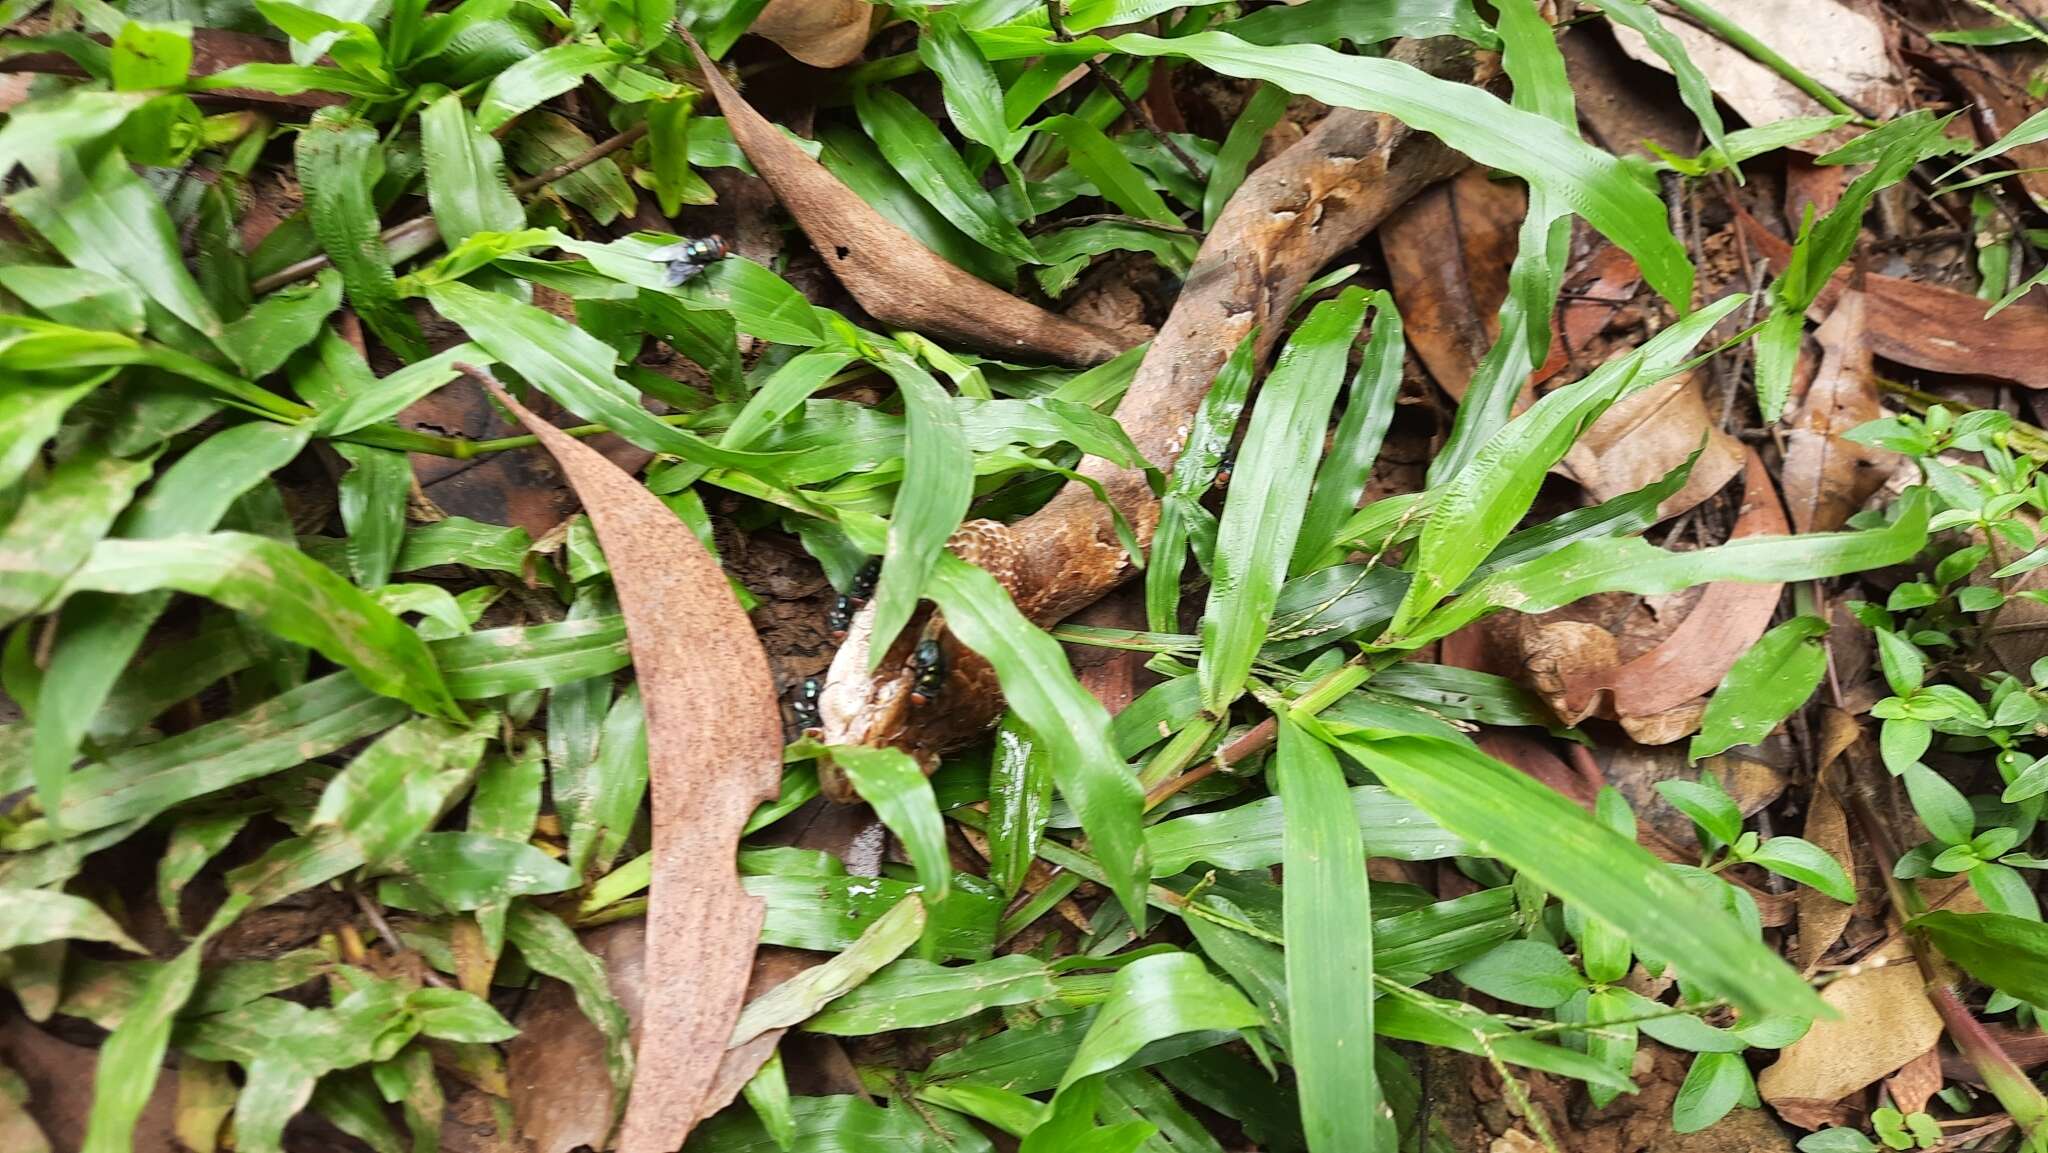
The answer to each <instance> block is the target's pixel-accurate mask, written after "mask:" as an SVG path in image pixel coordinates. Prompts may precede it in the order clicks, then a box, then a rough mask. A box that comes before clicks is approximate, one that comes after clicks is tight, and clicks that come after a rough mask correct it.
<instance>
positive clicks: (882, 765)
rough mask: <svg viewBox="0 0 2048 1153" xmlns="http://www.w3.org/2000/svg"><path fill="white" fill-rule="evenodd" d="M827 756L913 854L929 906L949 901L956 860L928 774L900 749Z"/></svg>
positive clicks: (859, 748) (846, 750)
mask: <svg viewBox="0 0 2048 1153" xmlns="http://www.w3.org/2000/svg"><path fill="white" fill-rule="evenodd" d="M828 755H829V756H831V758H832V763H833V764H835V765H838V766H839V767H840V768H842V769H844V770H846V777H847V779H848V780H849V781H852V782H853V788H854V791H855V792H857V793H859V794H860V799H861V800H863V801H866V802H867V803H868V805H869V806H870V807H872V808H873V809H874V810H875V816H876V817H877V818H879V819H880V820H881V822H882V823H883V824H884V825H886V826H888V828H889V831H890V832H892V833H895V834H896V839H897V840H900V841H902V842H903V847H904V848H905V849H906V850H908V851H909V853H910V863H911V865H912V866H914V867H915V868H916V869H917V880H918V884H919V885H921V886H923V888H924V894H923V896H924V899H925V901H926V903H928V904H936V903H938V902H940V901H943V900H945V899H946V894H947V893H949V892H951V891H952V887H953V861H952V856H951V854H950V853H949V852H948V850H947V848H946V822H945V820H944V819H943V818H942V817H940V816H939V801H938V798H937V796H935V795H934V794H933V793H932V783H931V781H930V779H928V778H927V777H926V776H925V775H924V770H923V769H922V768H920V767H918V764H917V762H916V761H915V760H912V759H911V756H910V754H909V753H906V752H904V751H903V750H902V749H892V748H886V747H885V748H871V747H869V746H866V745H839V746H835V747H834V748H833V749H832V750H831V751H830V753H829V754H828Z"/></svg>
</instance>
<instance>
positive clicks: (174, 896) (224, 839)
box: [156, 811, 255, 925]
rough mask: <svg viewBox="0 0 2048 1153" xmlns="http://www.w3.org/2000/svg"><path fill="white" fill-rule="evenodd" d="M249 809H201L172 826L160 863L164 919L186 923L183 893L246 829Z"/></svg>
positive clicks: (159, 895)
mask: <svg viewBox="0 0 2048 1153" xmlns="http://www.w3.org/2000/svg"><path fill="white" fill-rule="evenodd" d="M254 815H255V814H253V813H248V812H233V811H229V812H225V813H200V814H197V815H194V816H189V817H182V818H180V819H179V820H178V823H177V824H175V825H172V826H171V832H170V836H169V838H168V840H167V842H166V844H165V845H164V855H163V858H162V859H161V860H159V861H158V862H157V866H156V896H157V904H158V905H159V906H160V907H161V908H162V909H163V911H164V920H165V921H166V922H167V923H169V924H171V925H183V924H184V919H183V918H182V917H181V916H180V915H179V912H178V908H179V896H180V894H182V893H183V892H184V890H185V886H186V885H187V884H189V883H191V881H192V878H194V877H196V876H198V875H199V871H200V870H201V869H204V868H205V867H206V864H207V862H208V861H211V860H213V858H215V857H217V856H219V855H220V852H221V850H223V849H225V848H227V847H228V842H229V841H232V840H234V839H235V834H237V833H239V832H241V831H242V829H243V828H244V827H245V826H247V825H248V823H249V821H250V819H251V818H252V817H253V816H254Z"/></svg>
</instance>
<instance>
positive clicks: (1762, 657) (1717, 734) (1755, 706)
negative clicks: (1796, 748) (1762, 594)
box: [1686, 616, 1828, 761]
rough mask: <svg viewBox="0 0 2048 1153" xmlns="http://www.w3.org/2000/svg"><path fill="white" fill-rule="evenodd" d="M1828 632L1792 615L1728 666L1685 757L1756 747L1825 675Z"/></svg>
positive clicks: (1821, 623) (1818, 622) (1819, 622)
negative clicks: (1824, 646) (1824, 639)
mask: <svg viewBox="0 0 2048 1153" xmlns="http://www.w3.org/2000/svg"><path fill="white" fill-rule="evenodd" d="M1827 631H1828V626H1827V622H1826V621H1823V620H1821V619H1820V618H1819V617H1811V616H1801V617H1794V618H1792V619H1791V620H1789V621H1786V622H1785V623H1784V624H1781V625H1779V626H1777V627H1776V628H1773V629H1772V630H1771V631H1769V632H1767V633H1765V634H1764V635H1763V636H1762V637H1760V638H1758V640H1757V642H1756V644H1754V645H1752V646H1751V647H1750V649H1749V651H1747V652H1745V653H1743V654H1742V655H1741V656H1740V657H1737V658H1736V660H1735V663H1734V664H1733V665H1731V666H1729V669H1728V675H1727V676H1725V677H1722V678H1721V687H1720V688H1718V689H1715V690H1714V697H1713V699H1712V700H1710V701H1708V702H1707V715H1706V717H1705V718H1704V719H1703V720H1701V722H1700V731H1699V733H1698V734H1697V735H1696V736H1694V737H1693V739H1692V745H1691V747H1690V748H1688V749H1687V751H1686V756H1687V757H1688V758H1690V759H1692V760H1695V761H1697V760H1699V759H1700V758H1702V757H1711V756H1713V755H1715V754H1717V753H1720V752H1723V751H1725V750H1727V749H1730V748H1733V747H1734V746H1736V745H1754V744H1759V743H1761V742H1762V741H1763V739H1764V738H1765V737H1767V736H1769V735H1770V734H1771V730H1773V729H1775V728H1777V727H1778V723H1779V722H1780V721H1783V720H1784V719H1785V718H1786V717H1789V716H1791V715H1792V714H1793V713H1794V712H1796V711H1798V709H1799V706H1801V705H1803V704H1805V703H1806V698H1807V697H1810V696H1812V695H1813V690H1814V689H1815V688H1817V687H1818V686H1819V685H1820V679H1821V677H1822V676H1824V675H1826V673H1827V650H1826V649H1824V648H1823V647H1821V644H1820V638H1821V637H1822V636H1824V635H1826V633H1827Z"/></svg>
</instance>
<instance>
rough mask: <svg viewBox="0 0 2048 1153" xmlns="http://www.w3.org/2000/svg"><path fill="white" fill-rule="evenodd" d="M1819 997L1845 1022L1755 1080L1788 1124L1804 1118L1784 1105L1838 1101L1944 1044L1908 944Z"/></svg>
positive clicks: (1804, 1042)
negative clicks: (1788, 1121) (1789, 1110)
mask: <svg viewBox="0 0 2048 1153" xmlns="http://www.w3.org/2000/svg"><path fill="white" fill-rule="evenodd" d="M1820 997H1821V1000H1823V1001H1826V1002H1827V1003H1828V1004H1829V1005H1830V1006H1832V1007H1833V1008H1834V1009H1835V1011H1836V1013H1837V1014H1839V1015H1838V1016H1836V1017H1834V1018H1824V1019H1822V1020H1818V1021H1815V1022H1814V1023H1813V1028H1812V1029H1810V1030H1808V1031H1807V1034H1806V1036H1804V1037H1801V1038H1800V1039H1799V1040H1797V1041H1794V1042H1793V1043H1792V1044H1790V1045H1788V1046H1786V1047H1785V1049H1784V1051H1782V1052H1781V1053H1779V1054H1778V1060H1777V1061H1776V1062H1775V1063H1774V1064H1772V1065H1771V1067H1770V1068H1768V1069H1765V1070H1764V1071H1763V1072H1762V1073H1760V1074H1758V1075H1757V1079H1756V1087H1757V1092H1758V1093H1760V1094H1762V1096H1763V1099H1764V1100H1765V1101H1768V1102H1770V1103H1771V1105H1773V1106H1777V1107H1779V1111H1780V1113H1784V1114H1786V1116H1787V1119H1788V1120H1795V1118H1796V1117H1797V1116H1798V1115H1799V1114H1798V1112H1788V1111H1787V1110H1786V1109H1785V1108H1784V1107H1783V1106H1784V1105H1785V1104H1787V1103H1796V1104H1807V1103H1817V1104H1828V1103H1832V1102H1835V1101H1839V1100H1840V1099H1841V1098H1843V1097H1845V1096H1847V1095H1849V1094H1851V1093H1854V1092H1855V1091H1857V1090H1858V1089H1861V1088H1863V1087H1864V1086H1865V1085H1868V1084H1870V1083H1871V1082H1873V1081H1875V1080H1877V1079H1878V1078H1880V1077H1884V1076H1887V1075H1889V1074H1891V1073H1892V1072H1893V1071H1895V1070H1897V1069H1899V1068H1900V1067H1902V1066H1904V1065H1905V1064H1906V1063H1907V1062H1909V1061H1912V1060H1913V1059H1914V1058H1916V1057H1918V1056H1920V1054H1922V1053H1925V1052H1927V1051H1928V1050H1930V1049H1932V1048H1934V1045H1935V1043H1936V1042H1938V1041H1940V1040H1941V1028H1942V1026H1941V1015H1940V1014H1939V1013H1937V1012H1935V1011H1934V1006H1933V1005H1931V1004H1929V1003H1928V1000H1927V993H1926V991H1925V990H1924V989H1923V988H1922V981H1921V977H1920V969H1919V967H1918V966H1916V965H1914V964H1913V953H1912V950H1911V949H1910V948H1909V947H1908V946H1907V944H1906V942H1905V940H1904V939H1903V938H1900V939H1898V940H1894V941H1893V942H1892V943H1891V944H1889V945H1887V946H1885V947H1884V948H1883V949H1880V950H1879V951H1878V952H1877V953H1875V954H1873V955H1872V956H1871V957H1869V958H1868V959H1866V960H1865V961H1864V962H1863V963H1862V964H1861V965H1860V966H1859V967H1858V968H1857V969H1856V970H1855V971H1853V972H1850V973H1848V974H1847V975H1845V976H1843V977H1841V978H1839V979H1837V980H1835V981H1832V982H1830V983H1829V984H1828V987H1827V988H1825V989H1822V990H1821V993H1820ZM1795 1123H1797V1121H1796V1120H1795Z"/></svg>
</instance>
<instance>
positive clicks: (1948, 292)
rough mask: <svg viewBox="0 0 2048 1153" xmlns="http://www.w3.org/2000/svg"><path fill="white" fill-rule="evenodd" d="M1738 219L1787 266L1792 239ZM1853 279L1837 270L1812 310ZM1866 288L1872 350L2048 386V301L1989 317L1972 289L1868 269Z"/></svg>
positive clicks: (1920, 364)
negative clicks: (1876, 273)
mask: <svg viewBox="0 0 2048 1153" xmlns="http://www.w3.org/2000/svg"><path fill="white" fill-rule="evenodd" d="M1735 223H1736V226H1737V227H1739V228H1741V229H1742V231H1743V235H1744V236H1745V237H1746V238H1747V239H1748V241H1749V243H1750V244H1751V245H1753V246H1754V247H1755V248H1756V250H1757V251H1759V252H1761V253H1762V254H1763V255H1764V257H1765V258H1766V259H1768V260H1769V261H1770V265H1771V271H1772V272H1773V273H1779V272H1783V271H1784V270H1785V261H1786V258H1787V257H1789V256H1790V255H1791V253H1792V246H1791V245H1789V244H1787V243H1786V242H1785V241H1783V240H1781V239H1779V238H1778V237H1776V236H1774V235H1772V234H1771V232H1770V230H1769V229H1766V228H1765V227H1763V225H1761V224H1759V223H1757V221H1756V219H1755V218H1754V217H1751V216H1749V215H1748V214H1746V213H1742V212H1739V211H1738V212H1737V213H1736V215H1735ZM1848 282H1849V270H1847V269H1844V270H1843V271H1841V272H1837V273H1836V274H1835V278H1834V280H1833V281H1831V282H1830V283H1829V285H1828V287H1826V288H1825V289H1823V290H1821V294H1820V297H1819V299H1818V300H1816V301H1815V302H1814V308H1813V311H1814V312H1815V313H1816V314H1825V313H1826V312H1828V311H1830V310H1832V309H1833V308H1835V306H1836V305H1838V304H1839V303H1840V302H1841V298H1842V294H1843V293H1844V292H1845V291H1846V290H1847V288H1848ZM1863 295H1864V298H1865V299H1864V308H1865V310H1866V311H1865V316H1864V332H1865V334H1866V336H1867V337H1868V340H1869V345H1870V352H1871V353H1872V354H1873V355H1875V356H1877V357H1880V358H1882V359H1884V360H1890V361H1896V362H1897V363H1899V364H1904V365H1908V366H1911V367H1913V368H1920V369H1925V370H1927V371H1928V372H1939V373H1945V374H1947V375H1950V376H1985V377H1991V378H1992V379H1995V380H2003V381H2006V382H2008V383H2011V384H2017V385H2019V386H2020V387H2022V388H2048V357H2044V356H2042V355H2041V350H2042V349H2044V348H2048V308H2042V307H2041V306H2039V305H2036V304H2034V303H2033V302H2031V301H2028V300H2021V301H2020V302H2018V303H2017V304H2014V305H2013V306H2012V307H2010V308H2008V309H2006V310H2005V311H2003V312H2001V313H1999V314H1998V315H1997V316H1993V317H1990V318H1988V319H1987V318H1986V317H1985V315H1984V311H1985V309H1986V308H1987V307H1989V306H1988V305H1986V304H1985V302H1984V301H1982V300H1980V299H1978V298H1977V297H1974V296H1971V295H1970V294H1969V293H1966V292H1957V291H1956V290H1955V289H1953V288H1943V287H1941V286H1940V285H1935V284H1925V283H1922V282H1920V281H1917V280H1901V279H1899V278H1897V277H1893V276H1865V277H1864V278H1863Z"/></svg>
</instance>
